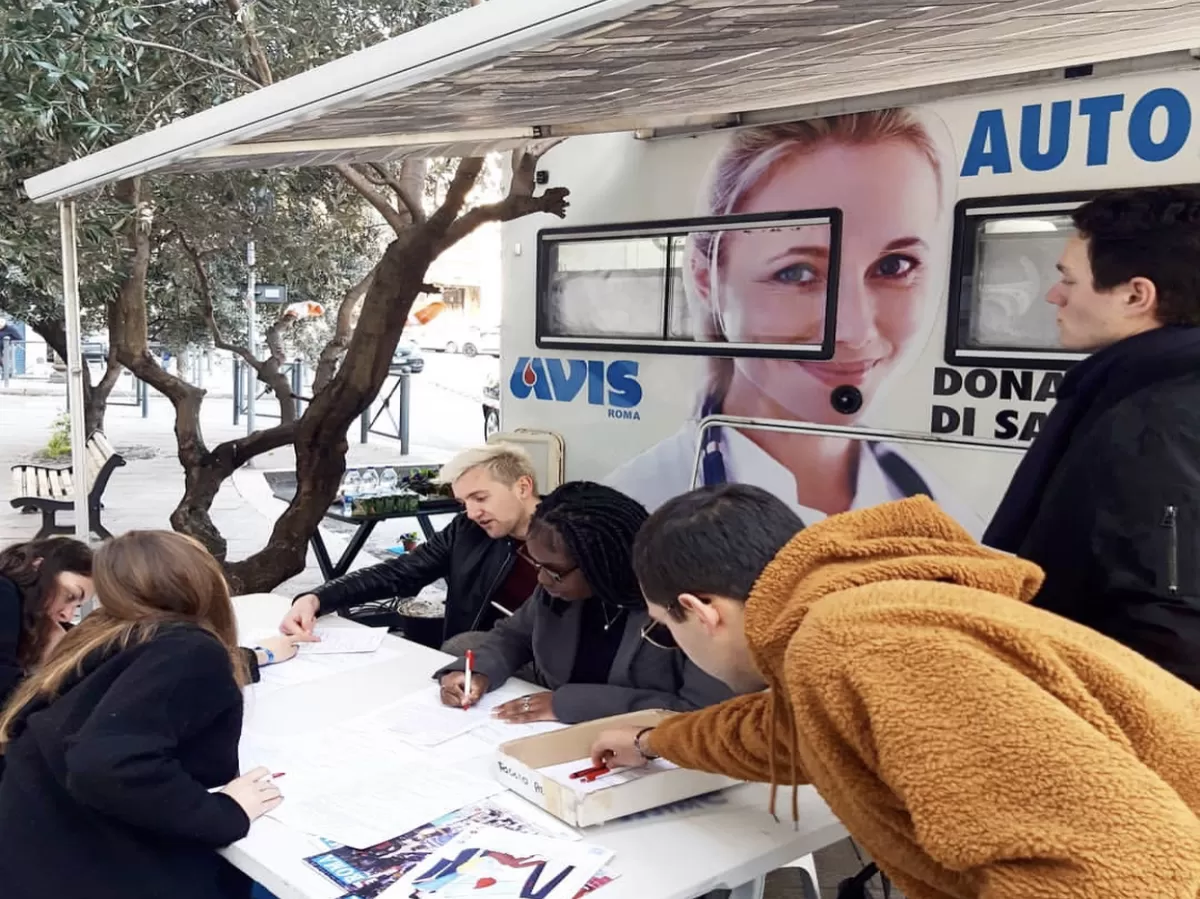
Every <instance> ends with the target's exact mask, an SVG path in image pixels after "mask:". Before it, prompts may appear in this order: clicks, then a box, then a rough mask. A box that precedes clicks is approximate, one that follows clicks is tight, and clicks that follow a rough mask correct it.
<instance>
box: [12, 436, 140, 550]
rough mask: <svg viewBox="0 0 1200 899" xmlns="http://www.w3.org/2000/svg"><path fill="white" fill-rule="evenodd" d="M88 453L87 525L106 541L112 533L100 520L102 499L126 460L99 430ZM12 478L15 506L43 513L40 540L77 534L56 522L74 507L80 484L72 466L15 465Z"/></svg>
mask: <svg viewBox="0 0 1200 899" xmlns="http://www.w3.org/2000/svg"><path fill="white" fill-rule="evenodd" d="M85 452H86V455H87V471H86V472H85V474H84V479H83V489H84V490H86V491H87V500H88V519H89V521H88V523H89V526H90V529H91V531H92V532H93V533H95V534H96V535H97V536H99V537H101V538H104V539H107V538H109V537H111V536H112V534H111V533H110V532H109V530H108V529H107V528H106V527H104V525H103V523H101V521H100V511H101V509H103V508H104V507H103V505H102V504H101V502H100V500H101V498H102V497H103V496H104V489H105V488H106V487H107V486H108V479H109V478H110V477H111V476H112V473H113V470H114V469H116V468H118V467H120V466H122V465H124V464H125V459H124V458H122V457H121V456H120V455H119V454H118V453H117V452H116V451H115V450H113V447H112V444H111V443H109V442H108V438H107V437H105V436H104V434H103V433H102V432H100V431H96V432H95V433H94V434H92V436H91V437H89V438H88V442H87V446H86V448H85ZM12 478H13V497H14V499H13V501H12V506H13V507H14V508H19V509H21V511H23V512H35V511H36V512H41V513H42V528H41V530H40V531H38V532H37V539H40V538H42V537H48V536H50V535H51V534H71V533H74V530H75V529H74V528H73V527H71V526H69V525H60V524H58V523H57V521H56V516H57V515H58V513H59V512H66V511H70V510H72V509H74V508H75V489H76V488H77V487H78V486H79V482H78V479H77V478H76V476H75V471H74V469H73V468H72V467H71V466H69V465H68V466H65V467H54V466H49V465H14V466H13V467H12Z"/></svg>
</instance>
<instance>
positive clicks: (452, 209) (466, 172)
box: [429, 156, 484, 246]
mask: <svg viewBox="0 0 1200 899" xmlns="http://www.w3.org/2000/svg"><path fill="white" fill-rule="evenodd" d="M483 161H484V160H483V157H482V156H468V157H466V158H464V159H460V160H459V161H458V167H457V168H455V170H454V177H453V178H452V179H451V181H450V186H449V187H448V188H447V189H446V199H445V200H443V201H442V205H441V206H439V207H438V208H437V211H436V212H435V213H434V214H433V215H431V216H430V217H429V224H430V226H431V227H432V229H433V230H435V231H444V230H445V229H447V228H449V227H450V224H451V223H452V222H453V221H454V220H455V219H456V218H458V214H459V213H460V212H462V208H463V206H465V205H466V202H467V195H468V194H469V193H470V192H471V188H473V187H474V186H475V182H476V181H477V180H478V179H479V173H480V172H481V171H483ZM447 246H448V245H447Z"/></svg>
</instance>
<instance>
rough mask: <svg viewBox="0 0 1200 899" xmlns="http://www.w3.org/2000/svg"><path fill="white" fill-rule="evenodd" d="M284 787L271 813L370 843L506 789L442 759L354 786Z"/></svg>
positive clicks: (342, 839)
mask: <svg viewBox="0 0 1200 899" xmlns="http://www.w3.org/2000/svg"><path fill="white" fill-rule="evenodd" d="M280 786H281V787H283V788H284V801H283V804H282V805H280V806H278V807H277V808H276V809H275V810H274V811H273V812H271V817H272V818H274V819H275V820H276V821H279V822H281V823H283V824H286V825H287V826H288V827H294V828H296V829H297V830H302V831H304V832H305V833H309V834H313V835H315V836H321V837H324V838H325V839H327V840H333V841H334V842H335V843H341V844H343V845H345V846H351V847H353V848H355V849H366V848H368V847H370V846H374V845H376V844H377V843H382V842H383V841H384V840H387V839H389V838H391V837H394V836H396V834H400V833H406V832H407V831H410V830H412V829H413V828H414V827H418V826H419V825H421V824H424V823H426V822H428V821H432V820H433V819H434V818H437V817H439V816H441V815H444V814H446V813H447V812H451V811H454V810H455V809H458V808H462V807H463V806H464V805H469V804H470V803H472V802H478V801H479V800H481V799H486V798H487V797H489V796H494V795H495V794H497V793H499V792H502V790H503V787H501V786H500V785H499V784H498V783H496V782H495V781H494V780H490V779H487V778H482V777H475V776H473V775H471V774H467V773H465V772H462V771H456V770H453V769H449V768H443V767H441V766H440V765H433V764H428V763H426V764H417V765H413V766H411V767H410V768H408V769H407V770H406V771H405V772H404V774H403V775H401V776H394V775H393V776H391V777H388V778H386V779H382V778H378V777H373V778H371V780H370V781H365V782H362V783H359V784H358V785H357V786H355V787H351V788H345V789H341V790H337V791H334V792H329V793H326V794H325V795H323V796H314V797H311V798H308V799H301V800H299V801H296V800H294V799H291V798H289V797H288V795H287V790H286V786H285V785H284V784H283V783H282V781H281V783H280Z"/></svg>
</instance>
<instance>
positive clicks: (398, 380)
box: [233, 359, 412, 456]
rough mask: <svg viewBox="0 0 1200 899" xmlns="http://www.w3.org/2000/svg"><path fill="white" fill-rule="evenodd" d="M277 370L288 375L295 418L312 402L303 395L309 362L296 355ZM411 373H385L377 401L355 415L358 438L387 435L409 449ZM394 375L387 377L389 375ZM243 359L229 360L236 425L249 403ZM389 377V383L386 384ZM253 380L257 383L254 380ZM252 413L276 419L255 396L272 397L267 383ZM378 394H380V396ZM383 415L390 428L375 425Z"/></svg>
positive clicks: (404, 452)
mask: <svg viewBox="0 0 1200 899" xmlns="http://www.w3.org/2000/svg"><path fill="white" fill-rule="evenodd" d="M280 371H282V372H283V373H284V374H286V375H287V376H288V385H289V389H290V390H291V393H292V398H293V402H295V404H296V417H297V418H299V417H300V416H301V415H303V414H304V409H305V407H306V406H307V405H308V404H309V403H311V402H312V397H309V396H304V390H305V386H306V384H307V383H308V380H309V374H310V371H309V365H308V363H307V362H305V361H304V360H302V359H297V360H295V361H294V362H288V363H285V364H284V365H282V366H280ZM411 377H412V376H411V375H410V374H407V373H397V374H390V375H388V380H385V381H384V383H383V387H382V388H381V389H380V391H379V396H378V397H376V400H377V401H378V405H376V403H375V402H372V404H371V405H369V406H367V408H366V409H364V410H363V413H362V415H361V416H360V417H359V428H358V431H359V438H358V439H359V442H360V443H367V442H368V441H369V439H370V435H371V434H375V435H377V436H379V437H387V438H388V439H389V440H399V441H400V455H402V456H407V455H408V450H409V432H410V428H409V417H410V409H411V405H412V391H411ZM393 378H394V379H395V380H394V381H391V379H393ZM247 381H248V378H247V377H246V363H245V362H243V361H242V360H240V359H235V360H234V363H233V423H234V424H235V425H236V424H238V423H239V422H240V421H241V418H242V416H244V415H246V414H247V413H248V409H249V403H248V402H247V396H246V383H247ZM389 381H391V383H390V384H389ZM253 383H255V384H258V383H259V382H258V381H254V382H253ZM254 397H255V400H256V402H255V412H254V414H255V417H256V418H270V419H273V420H275V421H278V420H279V413H278V412H265V411H261V410H262V409H263V408H264V406H263V405H262V404H259V403H258V402H257V401H258V400H263V399H273V398H274V391H273V390H271V388H270V387H266V386H264V387H262V389H261V391H260V392H257V393H255V395H254ZM379 397H382V399H381V400H380V399H379ZM393 400H396V404H395V408H394V409H393ZM385 416H386V419H387V421H389V422H390V423H391V428H389V429H382V428H380V427H377V426H376V425H377V424H378V423H379V420H380V419H381V418H384V417H385Z"/></svg>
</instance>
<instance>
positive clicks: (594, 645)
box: [434, 481, 731, 724]
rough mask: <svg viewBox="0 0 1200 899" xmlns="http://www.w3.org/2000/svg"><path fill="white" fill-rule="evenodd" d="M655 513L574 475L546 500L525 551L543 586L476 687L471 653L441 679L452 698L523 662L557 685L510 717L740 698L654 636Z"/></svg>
mask: <svg viewBox="0 0 1200 899" xmlns="http://www.w3.org/2000/svg"><path fill="white" fill-rule="evenodd" d="M645 520H646V510H645V508H644V507H643V506H642V505H641V504H640V503H639V502H637V501H636V500H634V499H631V498H630V497H628V496H626V495H625V494H623V493H621V492H619V491H617V490H614V489H612V488H611V487H606V486H604V485H601V484H595V483H592V482H590V481H571V482H568V483H566V484H563V485H562V486H561V487H559V488H558V489H557V490H554V491H553V492H551V493H550V494H548V495H547V496H545V497H543V498H542V501H541V503H540V504H539V505H538V508H537V512H536V513H535V514H534V516H533V520H532V522H531V523H530V526H529V536H528V539H527V540H526V542H525V547H524V550H523V552H524V553H526V554H527V556H528V561H529V562H530V564H531V565H533V567H534V568H535V569H536V570H537V573H538V587H537V590H536V591H535V592H534V594H533V596H532V597H531V598H530V599H529V601H528V602H525V603H524V604H522V605H521V607H520V608H519V609H518V610H517V611H516V613H515V614H514V615H513V616H512V617H511V618H508V619H506V620H504V621H502V622H500V623H499V624H497V625H496V627H495V628H494V629H493V630H491V631H490V632H488V633H487V634H483V635H481V636H480V640H479V644H478V648H477V649H475V650H474V655H475V664H474V668H473V669H472V672H473V673H472V677H471V693H470V695H466V694H465V692H464V689H465V686H466V685H465V676H464V674H463V671H464V669H465V667H466V660H465V659H462V658H460V659H457V660H456V661H455V662H454V663H453V664H450V665H447V666H446V667H445V668H443V669H442V670H440V671H438V672H437V674H435V675H434V676H435V677H436V678H438V679H439V681H440V682H441V688H442V691H441V695H442V701H443V702H444V703H445V704H446V705H454V706H460V705H470V704H471V703H473V702H476V701H478V699H479V698H480V697H481V696H482V695H483V694H484V693H486V692H487V691H489V690H492V689H494V688H496V687H498V686H500V685H501V684H503V683H504V682H505V681H506V680H508V678H510V677H512V676H513V675H514V674H516V673H517V671H518V670H519V669H521V668H522V666H525V665H531V666H532V672H533V679H534V680H536V681H537V683H538V684H540V685H541V686H543V687H545V688H547V691H546V692H538V693H534V694H531V695H529V696H525V697H522V698H521V699H517V700H514V701H512V702H509V703H505V704H504V705H502V706H500V707H498V708H497V710H496V715H497V716H498V717H499V718H501V719H503V720H506V721H509V722H511V723H514V724H517V723H527V722H531V721H562V722H564V723H567V724H574V723H576V722H579V721H588V720H591V719H593V718H604V717H607V716H609V715H618V714H621V713H623V712H632V711H636V710H638V709H651V708H661V709H673V710H678V711H688V710H691V709H696V708H700V707H702V706H706V705H711V704H712V703H715V702H720V701H721V700H722V699H726V698H728V697H729V696H730V695H731V694H730V693H729V691H728V689H727V688H726V687H724V686H723V685H722V684H720V683H719V682H718V681H716V680H714V679H713V678H710V677H709V676H708V675H706V674H704V673H703V672H701V671H700V670H699V669H698V668H695V667H694V666H693V665H692V664H691V663H690V662H688V660H687V657H686V656H684V654H683V653H682V652H681V651H680V650H679V649H678V648H676V647H675V646H674V645H673V644H672V643H670V642H669V641H667V640H664V639H663V638H661V637H658V636H657V635H656V634H654V633H652V632H651V631H650V628H651V626H652V622H651V620H650V618H649V615H648V614H647V612H646V601H645V599H644V598H643V597H642V591H641V588H640V587H639V586H638V582H637V577H636V576H635V575H634V573H633V563H632V552H633V540H634V537H635V536H636V535H637V532H638V529H639V528H640V527H641V526H642V523H643V522H644V521H645Z"/></svg>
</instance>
